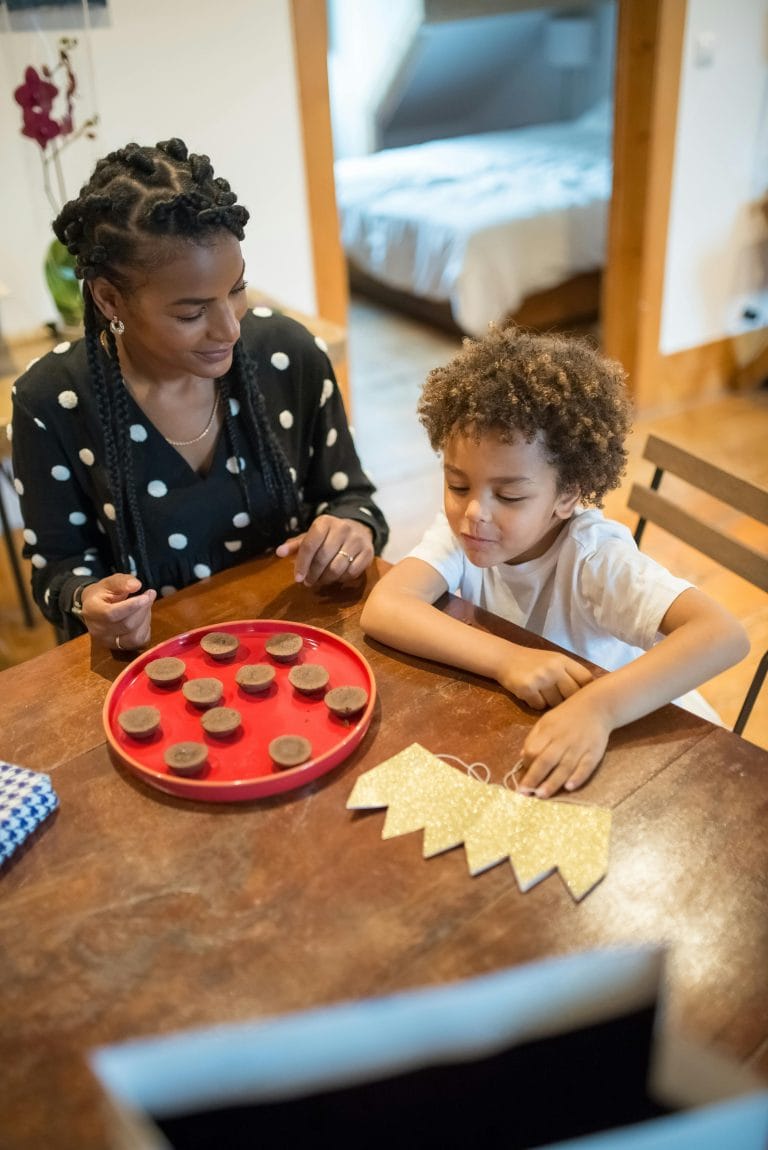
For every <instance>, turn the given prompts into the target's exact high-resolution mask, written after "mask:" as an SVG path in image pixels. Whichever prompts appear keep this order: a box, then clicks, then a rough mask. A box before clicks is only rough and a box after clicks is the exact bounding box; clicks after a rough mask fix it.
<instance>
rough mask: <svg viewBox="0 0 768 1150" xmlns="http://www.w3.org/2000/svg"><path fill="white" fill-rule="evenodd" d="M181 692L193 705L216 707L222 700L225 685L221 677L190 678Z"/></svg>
mask: <svg viewBox="0 0 768 1150" xmlns="http://www.w3.org/2000/svg"><path fill="white" fill-rule="evenodd" d="M181 693H182V695H183V696H184V698H185V699H186V700H187V702H188V703H191V704H192V706H193V707H200V708H201V709H202V708H203V707H215V706H216V704H217V703H219V702H220V701H221V696H222V695H223V693H224V685H223V683H222V682H221V679H188V680H187V682H186V683H185V684H184V686H183V687H182V688H181Z"/></svg>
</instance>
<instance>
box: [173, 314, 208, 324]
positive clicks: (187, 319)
mask: <svg viewBox="0 0 768 1150" xmlns="http://www.w3.org/2000/svg"><path fill="white" fill-rule="evenodd" d="M202 315H203V313H202V312H201V311H200V312H198V313H197V315H177V316H176V319H177V320H178V321H179V323H194V322H195V320H196V319H201V318H202Z"/></svg>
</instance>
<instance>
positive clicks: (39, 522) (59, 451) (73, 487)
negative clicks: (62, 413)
mask: <svg viewBox="0 0 768 1150" xmlns="http://www.w3.org/2000/svg"><path fill="white" fill-rule="evenodd" d="M56 422H57V413H56V412H55V411H51V412H49V411H48V410H47V409H46V408H45V407H44V406H40V405H33V404H32V403H31V402H29V401H28V399H27V387H26V381H25V379H24V378H23V377H22V379H21V380H19V382H18V383H17V385H16V390H15V393H14V397H13V421H12V425H11V426H12V432H13V437H12V449H13V473H14V486H15V487H16V491H17V492H18V495H19V503H20V507H21V514H22V519H23V521H24V535H23V538H24V551H23V553H24V558H25V559H27V560H29V562H30V564H31V568H32V594H33V596H34V599H35V602H36V603H37V605H38V607H39V608H40V610H41V611H42V613H43V615H44V616H45V618H46V619H48V620H49V621H50V622H51V623H53V624H54V625H55V626H57V627H59V628H61V629H62V630H63V631H64V632H66V633H67V634H69V635H75V634H79V633H81V632H82V631H83V630H84V627H83V626H82V625H81V624H80V623H79V621H78V620H77V619H76V618H74V617H73V616H71V615H70V613H69V612H70V609H71V607H72V600H73V597H74V595H75V592H76V591H77V590H78V588H82V587H83V586H85V585H87V584H89V583H92V582H95V581H96V580H99V579H101V578H103V577H104V576H105V575H107V574H108V573H109V567H108V561H107V555H106V550H107V548H106V544H105V536H104V535H103V534H102V533H101V532H99V530H98V528H97V516H96V513H95V509H94V507H93V505H92V502H91V500H90V499H89V498H88V495H87V492H85V491H84V490H83V488H82V486H81V485H80V483H79V482H78V472H79V469H80V467H81V466H82V464H81V462H80V460H79V459H78V457H77V451H76V443H75V439H76V436H75V438H73V441H72V444H71V450H68V445H67V443H66V442H65V441H64V439H63V438H62V437H60V436H59V434H58V433H57V428H56ZM73 434H74V433H73Z"/></svg>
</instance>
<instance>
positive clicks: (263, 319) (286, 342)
mask: <svg viewBox="0 0 768 1150" xmlns="http://www.w3.org/2000/svg"><path fill="white" fill-rule="evenodd" d="M240 337H241V339H242V341H243V346H244V347H245V349H246V351H247V352H248V353H249V355H253V356H256V357H257V358H262V359H263V358H264V357H265V356H269V359H270V360H271V361H272V362H273V366H275V367H278V368H279V366H280V364H281V363H282V362H284V361H282V360H280V359H279V358H278V359H277V361H274V359H273V357H275V356H277V357H280V356H281V355H282V356H287V357H288V359H290V358H291V356H297V355H300V356H302V357H307V356H320V355H321V354H322V355H323V356H325V355H326V354H327V353H326V349H325V346H324V344H323V342H322V340H318V339H317V338H316V337H315V336H314V335H313V334H312V332H311V331H309V329H308V328H306V327H304V325H303V324H301V323H299V322H298V320H295V319H292V318H291V317H290V316H287V315H285V314H284V313H283V312H279V311H275V310H274V309H272V308H268V307H255V308H250V309H249V310H248V311H247V312H246V314H245V316H244V317H243V319H242V321H241V324H240Z"/></svg>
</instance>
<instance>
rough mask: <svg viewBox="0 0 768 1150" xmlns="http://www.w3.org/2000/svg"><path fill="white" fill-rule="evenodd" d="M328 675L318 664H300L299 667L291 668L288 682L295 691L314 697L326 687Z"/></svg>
mask: <svg viewBox="0 0 768 1150" xmlns="http://www.w3.org/2000/svg"><path fill="white" fill-rule="evenodd" d="M329 678H330V675H329V674H328V671H327V670H326V668H325V667H323V666H321V664H320V663H302V665H301V666H300V667H291V669H290V671H289V672H288V680H289V682H290V683H291V685H292V686H293V687H295V688H296V690H297V691H301V692H302V693H303V694H305V695H314V694H315V692H317V691H322V689H323V687H327V686H328V680H329Z"/></svg>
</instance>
